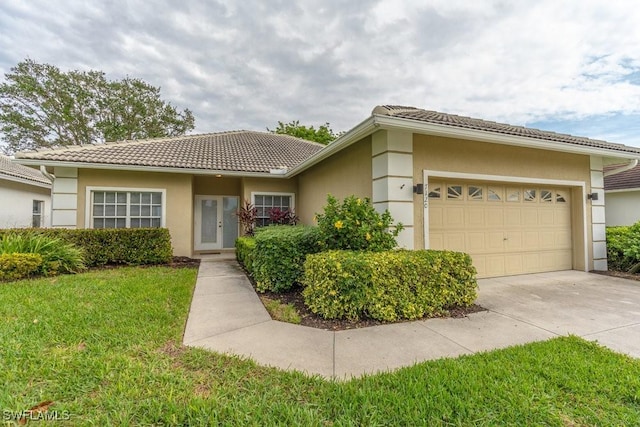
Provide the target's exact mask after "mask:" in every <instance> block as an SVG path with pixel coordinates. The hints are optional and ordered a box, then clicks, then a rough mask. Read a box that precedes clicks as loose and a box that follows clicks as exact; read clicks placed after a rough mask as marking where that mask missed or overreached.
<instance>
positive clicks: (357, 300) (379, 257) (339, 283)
mask: <svg viewBox="0 0 640 427" xmlns="http://www.w3.org/2000/svg"><path fill="white" fill-rule="evenodd" d="M304 270H305V272H304V283H303V284H304V285H305V289H304V290H303V296H304V300H305V304H306V305H307V306H308V307H309V308H310V309H311V311H313V312H314V313H317V314H320V315H321V316H323V317H325V318H327V319H344V318H347V319H361V318H372V319H376V320H384V321H395V320H398V319H417V318H421V317H424V316H431V315H434V314H439V313H442V312H445V311H446V310H447V309H448V308H453V307H456V306H460V307H466V306H469V305H471V304H472V303H473V302H474V301H475V299H476V296H477V286H478V285H477V282H476V279H475V274H476V270H475V268H474V267H473V265H472V263H471V258H470V257H469V255H467V254H464V253H461V252H450V251H431V250H420V251H406V250H399V251H385V252H354V251H327V252H322V253H319V254H312V255H309V256H308V257H307V260H306V262H305V265H304Z"/></svg>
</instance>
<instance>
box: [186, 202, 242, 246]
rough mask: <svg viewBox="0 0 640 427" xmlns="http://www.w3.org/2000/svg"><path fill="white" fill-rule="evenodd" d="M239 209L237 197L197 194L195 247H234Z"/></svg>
mask: <svg viewBox="0 0 640 427" xmlns="http://www.w3.org/2000/svg"><path fill="white" fill-rule="evenodd" d="M237 210H238V198H237V197H234V196H195V206H194V215H195V218H194V227H193V229H194V249H195V250H196V251H208V250H216V249H225V248H233V247H234V246H235V241H236V238H237V237H238V218H237V216H236V211H237Z"/></svg>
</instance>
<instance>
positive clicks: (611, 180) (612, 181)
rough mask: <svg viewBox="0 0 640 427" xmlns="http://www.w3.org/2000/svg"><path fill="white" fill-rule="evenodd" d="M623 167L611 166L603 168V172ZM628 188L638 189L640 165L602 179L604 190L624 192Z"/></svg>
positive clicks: (639, 185)
mask: <svg viewBox="0 0 640 427" xmlns="http://www.w3.org/2000/svg"><path fill="white" fill-rule="evenodd" d="M621 166H624V165H613V166H607V167H605V172H606V171H608V170H612V169H616V168H619V167H621ZM629 188H640V165H639V166H636V167H635V168H633V169H629V170H628V171H625V172H620V173H617V174H615V175H610V176H605V177H604V189H605V190H625V189H629Z"/></svg>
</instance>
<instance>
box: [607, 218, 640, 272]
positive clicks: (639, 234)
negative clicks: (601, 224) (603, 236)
mask: <svg viewBox="0 0 640 427" xmlns="http://www.w3.org/2000/svg"><path fill="white" fill-rule="evenodd" d="M607 261H608V264H609V269H610V270H618V271H630V272H633V273H637V272H638V271H639V270H640V222H637V223H635V224H633V225H631V226H628V227H607Z"/></svg>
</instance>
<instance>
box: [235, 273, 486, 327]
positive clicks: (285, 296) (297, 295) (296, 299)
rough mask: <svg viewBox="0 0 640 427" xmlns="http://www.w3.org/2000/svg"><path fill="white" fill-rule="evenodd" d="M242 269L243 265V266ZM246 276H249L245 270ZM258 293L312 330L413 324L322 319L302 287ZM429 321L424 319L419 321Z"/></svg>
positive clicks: (460, 313) (466, 310)
mask: <svg viewBox="0 0 640 427" xmlns="http://www.w3.org/2000/svg"><path fill="white" fill-rule="evenodd" d="M241 267H242V265H241ZM245 274H247V272H246V270H245ZM247 277H248V278H249V281H250V282H251V284H252V285H253V288H254V289H256V282H255V281H254V280H253V277H252V276H251V275H250V274H247ZM256 293H257V294H258V296H260V297H266V298H268V299H271V300H278V301H280V302H281V303H283V304H291V305H293V306H294V307H295V308H296V310H297V311H298V314H299V315H300V318H301V322H300V324H301V325H302V326H309V327H311V328H317V329H324V330H328V331H343V330H346V329H357V328H366V327H369V326H377V325H388V324H391V323H403V322H411V321H412V320H399V321H397V322H381V321H379V320H373V319H362V320H341V319H325V318H323V317H320V316H319V315H317V314H315V313H313V312H312V311H311V310H309V308H308V307H307V306H306V305H305V304H304V298H303V296H302V287H301V286H295V287H293V288H292V289H291V290H289V291H288V292H283V293H276V292H270V291H266V292H258V290H256ZM480 311H486V309H485V308H483V307H481V306H479V305H477V304H473V305H471V306H470V307H453V308H451V309H449V310H448V313H447V314H445V315H442V316H433V317H440V318H442V317H447V318H449V317H453V318H462V317H466V316H467V315H469V314H471V313H478V312H480ZM424 319H427V318H426V317H425V318H422V319H419V320H424Z"/></svg>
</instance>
